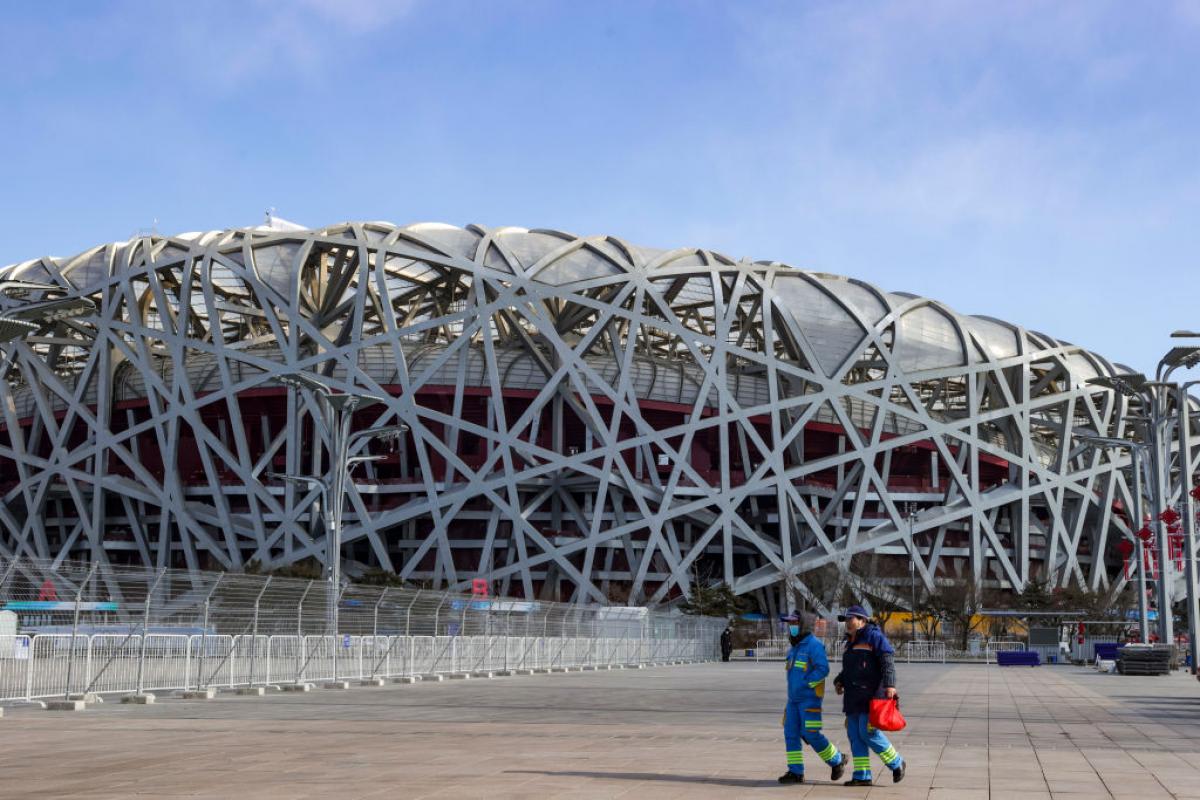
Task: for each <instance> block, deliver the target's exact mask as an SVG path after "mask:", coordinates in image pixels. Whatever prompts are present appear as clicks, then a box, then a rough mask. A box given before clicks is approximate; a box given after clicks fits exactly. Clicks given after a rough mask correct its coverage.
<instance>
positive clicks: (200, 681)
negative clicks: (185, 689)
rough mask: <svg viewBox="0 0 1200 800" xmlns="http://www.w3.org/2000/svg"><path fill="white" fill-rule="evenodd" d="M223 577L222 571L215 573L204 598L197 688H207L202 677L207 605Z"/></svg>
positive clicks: (206, 636) (206, 683)
mask: <svg viewBox="0 0 1200 800" xmlns="http://www.w3.org/2000/svg"><path fill="white" fill-rule="evenodd" d="M224 577H225V573H224V572H222V573H219V574H218V575H217V580H216V581H215V582H214V583H213V585H212V588H211V589H209V590H208V594H207V595H206V596H205V598H204V627H203V628H201V629H200V664H199V665H198V666H197V667H196V688H197V689H206V688H208V680H207V679H206V678H205V677H204V656H205V652H206V651H207V650H208V607H209V602H210V601H211V600H212V597H213V595H214V594H216V593H217V587H218V586H220V585H221V578H224ZM189 649H190V648H189Z"/></svg>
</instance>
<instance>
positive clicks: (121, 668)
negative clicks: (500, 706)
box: [0, 559, 725, 701]
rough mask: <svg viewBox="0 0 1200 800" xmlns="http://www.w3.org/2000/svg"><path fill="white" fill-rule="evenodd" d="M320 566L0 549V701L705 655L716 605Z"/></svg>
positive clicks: (716, 622)
mask: <svg viewBox="0 0 1200 800" xmlns="http://www.w3.org/2000/svg"><path fill="white" fill-rule="evenodd" d="M332 597H333V593H332V592H330V591H329V584H328V582H325V581H305V580H297V579H288V578H272V577H267V576H254V575H240V574H232V573H206V572H191V571H182V570H158V571H148V570H142V569H133V568H123V567H112V566H107V565H105V566H100V565H93V564H75V563H59V564H54V563H50V562H39V561H32V560H24V559H11V560H0V605H2V606H3V609H4V610H7V611H12V612H14V613H15V614H16V615H17V617H18V618H19V629H20V632H19V633H18V635H3V634H0V701H13V700H34V699H37V698H43V697H53V696H66V695H72V694H85V693H89V692H91V693H143V692H153V691H168V690H175V689H181V690H186V689H203V688H208V687H216V688H223V687H239V686H259V685H272V684H286V683H302V682H316V681H331V680H354V679H364V680H365V679H371V678H392V677H414V676H419V675H431V674H447V673H480V672H492V673H495V672H505V671H509V672H511V671H516V670H530V669H553V668H588V667H592V668H605V667H614V666H621V665H632V664H654V663H664V662H672V661H702V660H713V659H716V658H717V657H718V655H719V640H720V634H721V631H722V630H723V629H724V627H725V620H723V619H712V618H706V617H691V616H683V615H679V614H671V615H668V614H659V613H655V612H652V611H649V610H648V609H645V608H620V607H595V606H593V607H585V606H576V605H569V604H565V603H550V602H544V601H526V600H513V599H508V598H488V597H480V596H474V595H461V594H454V593H450V592H441V591H430V590H424V589H413V588H408V587H390V586H389V587H384V586H363V585H356V584H351V585H349V586H346V587H344V588H343V589H342V591H341V592H339V593H338V594H337V597H336V601H337V619H338V628H337V635H331V634H330V632H329V631H330V627H329V622H330V620H331V619H332V618H333V617H332V615H331V614H330V611H331V609H330V608H329V607H328V601H329V600H330V599H331V598H332Z"/></svg>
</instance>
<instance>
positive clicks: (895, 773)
mask: <svg viewBox="0 0 1200 800" xmlns="http://www.w3.org/2000/svg"><path fill="white" fill-rule="evenodd" d="M906 766H908V763H907V762H905V761H901V762H900V766H898V767H896V768H895V769H894V770H892V783H899V782H900V781H902V780H904V768H905V767H906Z"/></svg>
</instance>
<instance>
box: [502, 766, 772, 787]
mask: <svg viewBox="0 0 1200 800" xmlns="http://www.w3.org/2000/svg"><path fill="white" fill-rule="evenodd" d="M505 773H507V774H516V775H555V776H561V777H564V778H601V779H608V780H618V781H670V782H672V783H708V784H712V785H714V786H740V787H745V788H763V787H766V786H780V784H779V782H778V781H775V780H774V779H771V780H752V779H750V778H712V777H709V776H707V775H672V774H670V773H663V772H580V771H562V772H555V771H552V770H544V769H506V770H505ZM780 788H783V787H782V786H780Z"/></svg>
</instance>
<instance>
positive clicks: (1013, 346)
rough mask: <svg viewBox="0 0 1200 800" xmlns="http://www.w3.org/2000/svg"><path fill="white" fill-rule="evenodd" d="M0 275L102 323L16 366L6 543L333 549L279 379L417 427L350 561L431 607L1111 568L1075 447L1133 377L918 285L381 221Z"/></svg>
mask: <svg viewBox="0 0 1200 800" xmlns="http://www.w3.org/2000/svg"><path fill="white" fill-rule="evenodd" d="M0 277H5V278H20V279H24V280H27V281H38V282H43V283H52V284H56V285H58V286H61V287H63V288H65V289H67V290H69V291H70V292H73V293H76V294H78V295H81V296H85V297H88V298H90V299H91V300H92V301H94V302H95V303H96V305H97V307H98V309H99V311H98V313H97V314H96V315H95V316H93V317H87V318H83V319H66V320H58V321H48V322H46V323H45V324H44V325H43V327H42V328H41V330H40V331H39V333H38V334H36V335H35V336H32V337H30V338H29V339H28V340H26V341H24V342H22V343H20V344H18V345H16V346H15V347H13V348H11V360H10V366H9V372H8V380H7V381H5V382H0V392H2V396H0V400H2V404H3V415H4V416H3V420H2V422H3V431H2V432H0V480H2V481H3V484H2V489H3V496H4V504H3V509H2V510H0V526H2V529H3V535H2V537H0V554H3V555H5V556H30V557H39V558H51V559H56V558H67V557H85V558H93V559H107V560H111V561H116V562H122V563H144V564H147V565H155V566H185V567H188V568H191V569H201V568H205V567H216V568H224V569H231V570H237V569H239V568H242V567H243V566H244V565H245V564H246V563H247V562H249V561H251V560H254V561H257V562H261V563H262V564H263V565H266V566H279V565H283V564H287V563H291V562H295V561H299V560H302V559H305V558H309V557H317V558H321V557H323V555H322V554H323V547H324V533H323V528H322V525H321V509H320V508H319V505H318V504H317V503H316V494H315V491H314V492H307V493H306V492H305V491H303V490H302V489H297V488H296V486H294V485H291V484H288V485H282V484H280V483H277V482H275V481H272V480H270V479H268V478H267V473H268V472H271V471H279V472H284V471H286V472H288V473H302V474H313V475H321V474H323V470H325V469H327V446H328V443H329V441H330V438H329V431H328V430H327V428H326V420H325V419H324V418H323V417H322V415H321V412H320V407H319V405H318V404H317V402H316V400H315V398H313V397H311V396H308V395H306V394H304V393H302V392H298V391H297V390H296V389H289V388H284V387H282V386H280V385H279V384H278V382H277V381H276V380H274V377H273V376H277V375H279V374H282V373H286V372H296V371H311V372H314V373H318V374H320V375H323V376H326V377H327V378H328V381H329V382H330V383H331V384H332V385H333V386H334V387H336V388H337V389H339V390H344V391H359V392H367V393H370V394H374V395H379V396H383V397H387V398H388V401H387V402H386V403H385V404H384V405H382V406H376V407H374V408H373V409H369V410H367V411H364V412H361V413H360V414H359V417H358V418H356V427H367V426H373V425H384V424H394V423H396V422H398V421H401V422H404V423H406V424H407V425H408V426H410V428H411V432H410V433H409V434H408V435H407V436H406V438H405V439H404V440H403V441H402V442H401V443H400V446H399V447H398V449H397V451H396V452H394V453H388V454H386V455H387V457H386V458H385V459H384V460H381V461H377V462H373V463H369V464H367V465H366V469H365V470H364V471H361V472H359V473H357V475H356V482H355V483H354V484H353V485H352V486H351V487H350V489H349V492H348V494H347V497H346V504H347V505H346V514H345V518H346V525H347V527H346V531H345V542H346V549H345V556H346V558H347V559H348V560H349V561H350V562H351V563H353V562H358V563H359V564H360V565H377V566H380V567H382V568H383V569H386V570H391V571H395V572H397V573H398V574H400V575H401V576H403V577H405V578H409V579H413V580H424V581H428V582H430V583H431V584H432V585H435V586H443V587H448V588H459V587H462V586H464V585H468V584H469V582H470V580H471V579H472V578H476V577H484V578H487V579H490V580H491V581H492V582H493V587H494V591H496V592H498V593H502V594H517V595H523V596H526V597H534V596H540V597H543V598H551V599H553V598H561V599H563V600H574V601H577V602H606V601H610V600H617V601H619V602H630V603H638V602H642V603H649V604H659V603H663V602H666V601H669V600H671V599H673V598H676V597H678V596H680V595H681V594H686V593H688V592H689V590H690V588H691V586H692V582H693V581H694V580H696V576H697V575H701V576H703V577H704V579H706V580H707V579H712V578H723V579H724V580H726V581H727V582H729V583H730V584H731V585H732V586H733V587H734V588H735V590H736V591H737V592H739V593H755V594H757V595H758V596H759V597H760V599H761V601H762V602H763V604H764V607H773V604H774V602H775V597H776V594H775V591H776V590H777V589H778V587H779V585H780V582H781V581H783V580H788V581H790V582H791V583H792V585H793V586H794V587H796V588H797V589H798V590H799V591H800V592H802V593H808V586H807V585H806V583H805V575H806V573H808V572H809V571H811V570H813V569H816V568H818V567H822V566H823V565H827V564H834V565H837V566H839V567H840V568H841V569H843V570H846V569H849V568H850V563H851V558H852V557H853V556H854V555H855V554H858V553H867V552H869V553H875V554H881V555H884V556H887V555H893V556H904V557H907V556H909V555H911V556H912V557H913V558H915V560H916V565H917V566H916V569H917V572H918V574H919V576H920V579H921V580H922V581H924V582H925V583H926V584H927V585H933V582H934V581H935V580H936V579H937V578H938V577H939V576H949V575H957V576H961V575H965V574H969V575H973V576H974V577H975V579H976V581H978V582H980V583H986V584H989V585H994V586H1001V587H1011V588H1016V589H1020V588H1022V587H1023V586H1024V585H1025V584H1026V583H1027V582H1028V581H1030V580H1032V579H1050V580H1052V581H1053V582H1055V583H1057V584H1062V585H1065V584H1068V583H1078V584H1080V585H1084V586H1087V587H1091V588H1094V589H1104V588H1109V587H1112V586H1113V585H1114V584H1115V583H1116V582H1118V581H1121V580H1122V578H1121V576H1120V569H1119V566H1118V567H1117V568H1115V569H1114V568H1113V565H1112V563H1111V562H1112V558H1111V553H1112V552H1113V546H1114V545H1115V542H1116V537H1117V536H1122V535H1128V531H1129V526H1128V524H1127V520H1126V519H1124V518H1123V516H1122V512H1121V508H1129V507H1130V505H1129V496H1130V493H1129V488H1128V486H1127V482H1126V476H1125V475H1124V474H1123V473H1122V470H1121V468H1122V467H1123V465H1124V464H1125V463H1126V462H1127V456H1124V455H1123V454H1121V453H1119V452H1111V453H1102V452H1096V451H1091V450H1087V449H1086V448H1082V447H1078V446H1076V444H1077V443H1076V441H1075V440H1074V435H1075V432H1076V431H1077V430H1079V429H1081V428H1086V429H1090V430H1093V431H1102V432H1109V433H1111V434H1113V435H1118V436H1123V435H1126V431H1125V429H1124V424H1125V423H1124V422H1123V421H1122V416H1123V414H1124V413H1125V402H1126V401H1125V399H1124V398H1123V397H1122V396H1120V395H1119V394H1116V393H1114V392H1111V391H1108V390H1105V389H1099V388H1096V387H1089V386H1087V385H1086V384H1085V380H1086V379H1087V378H1090V377H1094V376H1097V375H1112V374H1115V373H1118V372H1122V371H1125V370H1124V368H1120V367H1117V366H1114V365H1113V364H1111V363H1109V362H1108V361H1106V360H1105V359H1103V358H1101V357H1100V356H1097V355H1095V354H1094V353H1090V352H1088V351H1086V350H1083V349H1081V348H1079V347H1076V346H1074V345H1071V344H1067V343H1065V342H1061V341H1058V340H1055V339H1052V338H1050V337H1048V336H1045V335H1043V334H1040V333H1036V332H1033V331H1029V330H1025V329H1022V328H1020V327H1018V326H1015V325H1010V324H1007V323H1004V322H1001V321H998V320H994V319H990V318H986V317H973V316H963V315H959V314H956V313H955V312H953V311H951V310H950V309H948V308H946V307H945V306H943V305H941V304H939V303H937V302H935V301H933V300H929V299H925V298H922V297H916V296H913V295H907V294H895V293H891V294H890V293H887V292H884V291H881V290H879V289H877V288H875V287H873V286H871V285H869V284H867V283H864V282H862V281H858V280H852V279H848V278H843V277H839V276H835V275H827V274H822V273H815V272H809V271H805V270H800V269H796V268H794V267H791V266H788V265H786V264H782V263H777V262H750V261H746V260H742V261H737V260H733V259H730V258H727V257H725V256H723V255H721V254H719V253H714V252H710V251H706V250H699V249H693V248H687V249H677V250H669V251H664V250H653V249H647V248H643V247H637V246H634V245H631V244H629V243H627V242H624V241H622V240H621V239H617V238H614V237H608V236H592V237H577V236H573V235H569V234H564V233H560V232H557V231H548V230H526V229H521V228H496V229H486V228H482V227H477V226H469V227H467V228H458V227H453V226H447V225H440V224H419V225H410V226H407V227H396V226H393V225H390V224H386V223H374V222H371V223H351V224H342V225H335V226H332V227H328V228H322V229H318V230H306V229H299V228H296V227H295V226H291V225H290V224H285V223H282V222H281V221H276V222H274V223H269V224H267V225H264V226H260V227H258V228H247V229H236V230H227V231H221V232H210V233H203V234H183V235H179V236H172V237H165V236H157V235H154V236H141V237H137V238H134V239H132V240H130V241H128V242H124V243H117V244H111V245H105V246H101V247H97V248H95V249H92V250H89V251H87V252H85V253H83V254H81V255H79V256H76V257H73V258H66V259H52V258H43V259H40V260H36V261H28V262H24V263H21V264H17V265H14V266H12V267H9V268H7V269H5V270H3V271H2V273H0ZM374 446H375V447H376V448H379V447H380V445H378V444H376V445H374ZM905 503H912V504H915V507H916V508H917V509H918V511H917V513H916V514H915V516H912V518H911V519H908V518H906V516H905V511H904V504H905ZM1106 561H1107V562H1108V563H1107V564H1106ZM1110 573H1113V574H1110ZM906 583H907V581H906Z"/></svg>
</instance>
